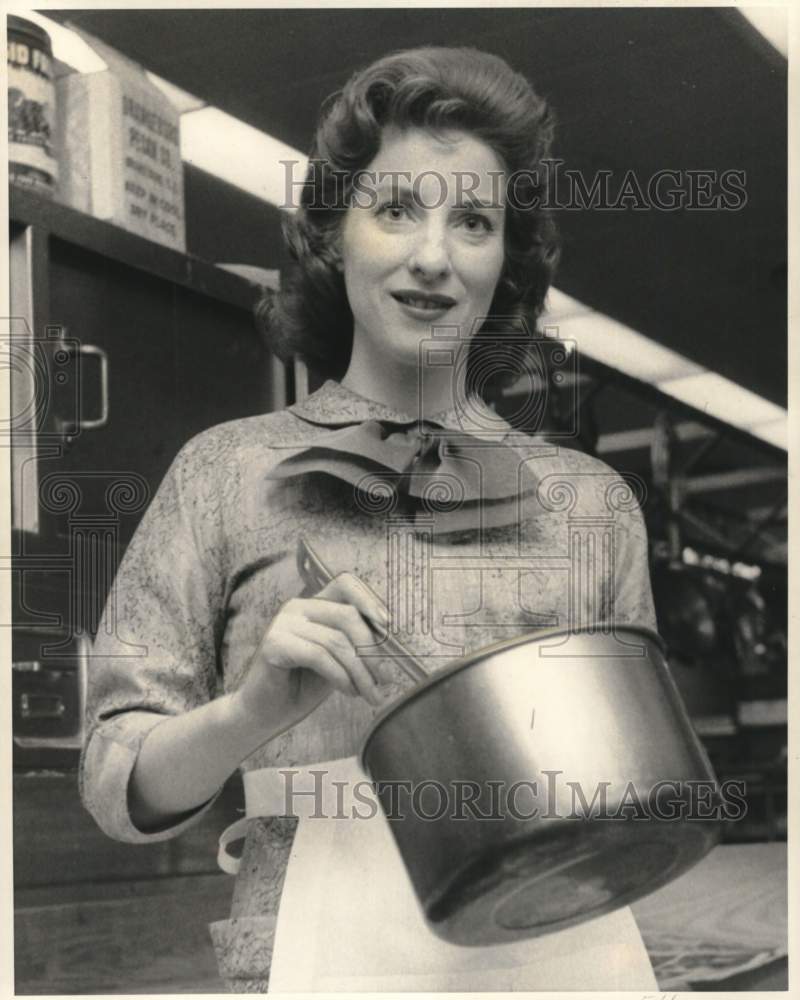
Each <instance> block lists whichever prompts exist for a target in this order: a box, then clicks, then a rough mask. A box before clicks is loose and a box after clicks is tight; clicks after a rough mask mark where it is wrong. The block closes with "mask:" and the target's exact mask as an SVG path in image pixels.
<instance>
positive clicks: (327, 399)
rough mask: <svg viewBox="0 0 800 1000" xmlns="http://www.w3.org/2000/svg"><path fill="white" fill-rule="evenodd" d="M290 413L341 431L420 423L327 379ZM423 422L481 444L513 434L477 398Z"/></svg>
mask: <svg viewBox="0 0 800 1000" xmlns="http://www.w3.org/2000/svg"><path fill="white" fill-rule="evenodd" d="M289 411H290V412H291V413H294V414H295V416H298V417H300V418H301V419H303V420H305V421H306V422H308V423H311V424H320V425H323V426H328V427H344V426H347V425H348V424H360V423H363V422H364V421H367V420H380V421H385V422H389V423H393V424H415V423H419V421H420V418H419V415H418V414H417V415H416V416H415V415H414V414H410V413H407V412H405V411H402V410H396V409H394V408H393V407H391V406H388V405H387V404H386V403H382V402H380V401H378V400H375V399H368V398H367V397H366V396H361V395H359V394H358V393H357V392H354V391H353V390H352V389H350V388H348V387H347V386H345V385H342V383H341V382H336V381H335V380H334V379H328V380H327V381H326V382H324V383H323V385H321V386H320V387H319V388H318V389H317V390H315V391H314V392H312V393H311V394H310V395H309V396H307V397H306V398H305V399H304V400H301V401H300V402H298V403H294V404H293V405H292V406H290V407H289ZM425 421H426V422H428V423H432V424H439V425H440V426H441V427H444V428H445V429H446V430H449V431H456V432H459V431H460V432H462V433H465V434H470V435H472V436H473V437H477V438H480V439H481V440H494V441H501V440H503V439H504V438H505V436H506V435H508V434H513V432H514V431H513V428H512V426H511V424H509V423H508V422H507V421H506V420H503V418H502V417H500V416H498V414H496V413H495V412H494V410H492V409H491V407H489V406H487V404H486V403H484V402H483V401H482V400H480V399H478V398H476V397H470V399H469V400H468V401H465V402H464V404H463V405H462V406H457V407H455V408H453V409H451V410H440V411H439V412H438V413H431V414H429V415H428V416H426V417H425Z"/></svg>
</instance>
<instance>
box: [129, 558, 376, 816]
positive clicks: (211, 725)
mask: <svg viewBox="0 0 800 1000" xmlns="http://www.w3.org/2000/svg"><path fill="white" fill-rule="evenodd" d="M365 617H366V618H368V619H370V620H371V621H372V622H373V623H374V627H375V628H376V630H377V631H380V626H381V624H384V625H385V624H386V622H387V616H386V613H385V610H384V609H383V606H382V605H381V604H380V602H379V601H378V600H377V598H376V597H375V596H374V595H373V594H372V592H371V591H369V590H368V588H366V587H365V586H364V585H363V584H361V583H360V582H359V581H358V580H357V579H356V578H355V577H353V576H351V575H350V574H349V573H342V574H340V575H339V576H338V577H336V578H335V579H334V580H332V581H331V582H330V583H329V584H328V585H327V586H326V587H324V588H323V589H322V590H321V591H320V592H319V594H318V595H317V596H316V597H312V598H294V599H292V600H290V601H287V602H286V603H285V604H284V605H283V606H282V607H281V608H280V610H279V611H278V613H277V615H276V616H275V618H274V619H273V621H272V623H271V624H270V626H269V628H268V630H267V632H266V633H265V635H264V638H263V639H262V641H261V644H260V645H259V648H258V650H257V651H256V653H255V655H254V656H253V658H252V660H251V661H250V663H249V665H248V668H247V673H246V676H245V679H244V682H243V684H242V685H241V687H240V688H238V689H237V690H236V691H235V692H233V693H230V694H226V695H223V696H221V697H219V698H217V699H215V700H213V701H211V702H209V703H208V704H206V705H201V706H199V707H197V708H195V709H192V710H191V711H189V712H186V713H184V714H182V715H179V716H175V717H171V718H167V719H165V720H164V721H163V722H161V723H159V724H158V725H157V726H155V728H153V729H152V730H151V731H150V733H149V734H148V735H147V737H146V738H145V740H144V742H143V744H142V746H141V749H140V751H139V755H138V757H137V760H136V764H135V766H134V769H133V772H132V774H131V780H130V785H129V789H128V805H129V809H130V815H131V819H132V821H133V823H134V825H135V826H136V827H138V828H139V829H140V830H142V831H143V832H145V831H147V830H148V829H153V828H158V827H159V826H164V825H168V826H169V825H172V824H174V823H175V821H176V819H178V818H179V816H180V814H182V813H187V812H191V811H193V810H195V809H197V808H198V807H199V806H201V805H203V804H204V803H205V802H207V801H208V800H209V799H211V798H213V796H214V795H215V794H216V793H217V791H218V790H219V788H220V787H221V786H222V784H223V783H224V782H225V780H226V779H227V778H228V777H229V776H230V774H231V773H232V772H233V771H234V770H235V769H236V768H237V767H238V766H239V764H241V762H242V761H243V760H244V759H245V758H246V757H248V756H249V755H250V754H251V753H252V752H253V751H254V750H256V749H257V748H258V747H259V746H262V745H263V744H264V743H266V742H268V741H269V740H270V739H272V738H274V737H275V736H277V735H278V734H279V733H281V732H284V731H285V730H286V729H289V728H290V727H291V726H293V725H295V723H297V722H299V721H300V719H302V718H304V717H305V716H306V715H307V714H308V713H309V712H310V711H311V710H313V709H314V708H315V707H316V706H317V705H318V704H319V702H320V701H321V700H322V699H323V698H325V697H326V695H327V694H328V693H329V692H330V690H331V689H332V688H336V689H337V690H340V691H343V692H344V693H345V694H348V695H351V696H354V697H357V696H361V697H364V698H366V699H367V700H368V701H370V702H371V703H372V704H373V705H378V704H379V703H380V699H379V695H378V691H377V687H376V684H375V681H374V680H373V678H372V676H371V675H370V673H369V671H368V670H367V669H366V667H365V665H364V664H363V662H362V661H361V660H360V658H359V657H358V655H357V654H356V651H355V650H356V646H358V645H364V646H369V645H370V644H371V643H372V642H373V636H372V633H371V632H370V630H369V628H368V627H367V625H366V622H365V621H364V618H365Z"/></svg>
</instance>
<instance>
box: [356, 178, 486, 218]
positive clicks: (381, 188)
mask: <svg viewBox="0 0 800 1000" xmlns="http://www.w3.org/2000/svg"><path fill="white" fill-rule="evenodd" d="M373 190H374V191H375V193H376V194H383V193H384V192H389V193H391V194H393V195H397V197H399V198H413V197H414V185H413V184H410V183H409V182H408V179H407V177H405V176H402V175H398V174H394V175H391V176H385V175H384V176H380V177H379V179H378V183H377V184H376V185H375V187H374V188H373ZM454 207H455V208H473V209H477V210H479V211H484V212H502V211H503V210H504V209H505V204H504V203H503V202H498V201H488V200H486V199H484V198H478V197H477V196H476V195H475V193H474V192H472V191H467V192H465V193H464V196H463V198H462V199H461V201H460V202H459V203H458V204H457V205H455V206H454Z"/></svg>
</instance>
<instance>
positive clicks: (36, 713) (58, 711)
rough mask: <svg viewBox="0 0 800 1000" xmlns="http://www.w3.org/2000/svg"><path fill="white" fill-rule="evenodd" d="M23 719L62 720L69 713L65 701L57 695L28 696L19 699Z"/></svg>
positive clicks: (23, 695) (24, 695) (26, 694)
mask: <svg viewBox="0 0 800 1000" xmlns="http://www.w3.org/2000/svg"><path fill="white" fill-rule="evenodd" d="M19 707H20V712H21V714H22V718H23V719H62V718H63V717H64V714H65V713H66V711H67V706H66V705H65V704H64V699H63V698H62V697H61V696H60V695H57V694H28V693H27V692H25V693H24V694H22V695H21V696H20V699H19Z"/></svg>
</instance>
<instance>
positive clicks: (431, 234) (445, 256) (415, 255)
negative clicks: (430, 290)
mask: <svg viewBox="0 0 800 1000" xmlns="http://www.w3.org/2000/svg"><path fill="white" fill-rule="evenodd" d="M420 230H421V231H420V233H419V238H418V239H417V242H416V243H415V244H414V246H413V248H412V251H411V254H410V255H409V259H408V267H409V270H410V271H411V273H412V274H413V275H414V276H415V277H417V278H419V279H421V280H422V281H425V282H434V281H438V280H441V279H442V278H445V277H447V275H448V274H450V271H451V268H452V263H451V260H450V247H449V246H448V242H447V235H446V233H445V231H444V230H443V228H442V227H440V226H438V225H436V224H435V223H433V222H430V223H428V224H427V225H424V226H421V227H420Z"/></svg>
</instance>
